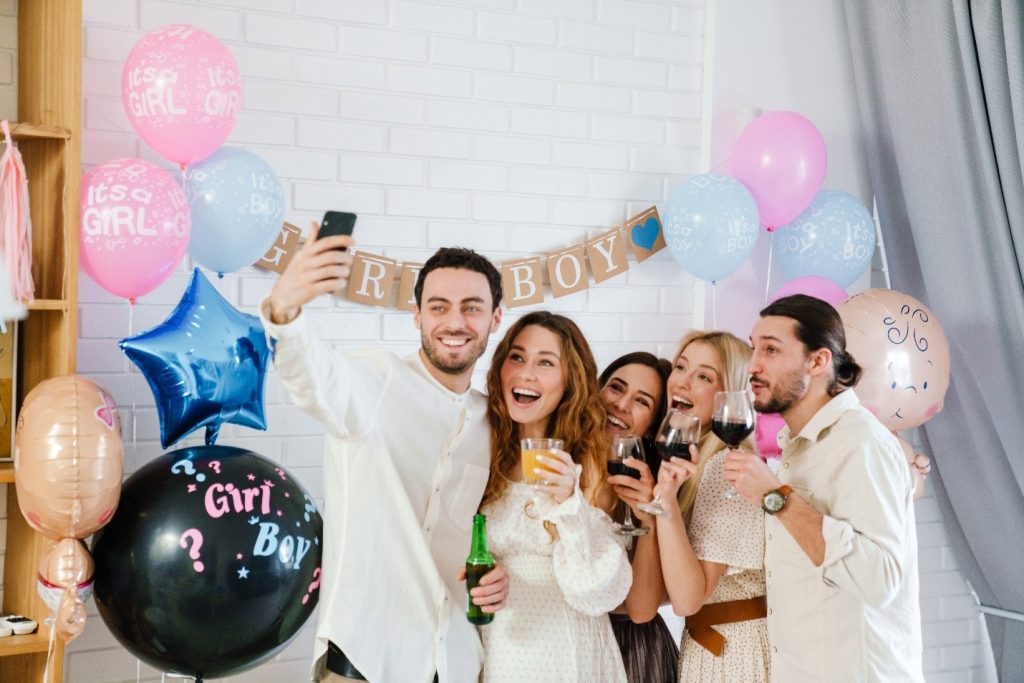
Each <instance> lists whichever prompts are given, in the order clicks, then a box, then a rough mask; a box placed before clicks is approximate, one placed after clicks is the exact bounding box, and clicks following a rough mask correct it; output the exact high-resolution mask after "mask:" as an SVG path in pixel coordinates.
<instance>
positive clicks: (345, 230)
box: [316, 211, 356, 251]
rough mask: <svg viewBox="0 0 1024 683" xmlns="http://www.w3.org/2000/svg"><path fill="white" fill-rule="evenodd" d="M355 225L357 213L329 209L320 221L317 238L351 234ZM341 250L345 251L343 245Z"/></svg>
mask: <svg viewBox="0 0 1024 683" xmlns="http://www.w3.org/2000/svg"><path fill="white" fill-rule="evenodd" d="M355 227H356V215H355V214H354V213H348V212H346V211H327V212H325V213H324V219H323V220H322V221H320V232H318V233H317V235H316V238H317V239H320V238H321V237H327V236H329V235H351V234H352V231H353V230H354V229H355ZM341 250H342V251H345V248H344V247H342V248H341Z"/></svg>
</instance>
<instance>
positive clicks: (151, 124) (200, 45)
mask: <svg viewBox="0 0 1024 683" xmlns="http://www.w3.org/2000/svg"><path fill="white" fill-rule="evenodd" d="M121 101H122V102H123V103H124V108H125V111H127V112H128V119H129V120H130V121H131V122H132V126H134V127H135V130H136V132H138V134H139V136H140V137H142V139H143V140H145V141H146V143H147V144H148V145H149V146H150V147H152V148H153V149H154V150H156V151H157V153H159V154H160V155H161V156H163V157H164V158H166V159H169V160H170V161H173V162H175V163H177V164H179V165H180V166H184V165H185V164H190V163H192V162H194V161H199V160H200V159H205V158H206V157H207V156H209V155H210V153H211V152H213V150H215V149H217V148H218V147H220V146H221V144H223V142H224V141H225V140H226V139H227V137H228V135H229V134H230V133H231V129H232V128H234V126H235V121H236V120H237V119H238V113H239V111H240V110H241V108H242V77H241V74H240V73H239V71H238V65H237V64H235V60H234V58H232V56H231V53H230V52H228V49H227V48H226V47H224V44H223V43H221V42H220V41H219V40H217V38H216V37H214V36H213V35H211V34H209V33H207V32H206V31H203V30H202V29H198V28H196V27H195V26H189V25H187V24H169V25H167V26H163V27H161V28H158V29H156V30H155V31H151V32H149V33H147V34H146V35H145V36H143V37H142V39H141V40H140V41H139V42H138V43H136V45H135V47H134V48H132V51H131V53H130V54H129V55H128V59H127V60H126V61H125V63H124V70H123V71H122V72H121Z"/></svg>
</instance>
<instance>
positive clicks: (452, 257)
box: [413, 247, 501, 311]
mask: <svg viewBox="0 0 1024 683" xmlns="http://www.w3.org/2000/svg"><path fill="white" fill-rule="evenodd" d="M438 268H462V269H463V270H472V271H473V272H475V273H480V274H481V275H483V276H484V277H485V278H487V284H488V285H489V286H490V288H491V300H492V301H491V310H492V311H494V310H496V309H497V308H498V306H499V305H500V304H501V274H500V273H499V272H498V269H497V268H495V267H494V264H493V263H491V262H490V261H489V260H488V259H487V257H486V256H481V255H480V254H478V253H476V252H475V251H473V250H472V249H466V248H465V247H441V248H440V249H438V250H437V251H436V252H434V255H433V256H431V257H430V258H428V259H427V262H426V263H424V264H423V267H422V268H421V269H420V272H419V275H418V276H417V277H416V285H415V286H414V287H413V295H414V296H415V297H416V305H417V306H419V305H421V304H422V303H423V283H424V282H425V281H426V279H427V275H428V274H429V273H430V271H432V270H437V269H438Z"/></svg>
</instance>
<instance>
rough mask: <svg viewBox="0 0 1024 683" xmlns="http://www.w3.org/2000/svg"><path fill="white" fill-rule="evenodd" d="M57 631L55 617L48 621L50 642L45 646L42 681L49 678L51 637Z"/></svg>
mask: <svg viewBox="0 0 1024 683" xmlns="http://www.w3.org/2000/svg"><path fill="white" fill-rule="evenodd" d="M56 631H57V621H56V619H55V620H53V621H51V622H50V644H49V646H47V648H46V666H44V667H43V683H46V681H49V680H50V664H51V663H52V662H53V637H54V634H55V633H56Z"/></svg>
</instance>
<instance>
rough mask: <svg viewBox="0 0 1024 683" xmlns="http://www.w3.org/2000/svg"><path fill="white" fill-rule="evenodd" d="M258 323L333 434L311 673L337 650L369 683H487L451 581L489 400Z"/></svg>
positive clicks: (298, 399)
mask: <svg viewBox="0 0 1024 683" xmlns="http://www.w3.org/2000/svg"><path fill="white" fill-rule="evenodd" d="M260 314H261V315H260V317H261V319H262V320H263V325H264V328H265V329H266V332H267V336H268V337H269V338H270V340H271V342H270V343H271V347H272V348H274V353H275V357H274V364H275V365H276V367H277V371H278V375H279V376H280V379H281V383H282V384H283V385H284V388H285V389H286V390H287V392H288V393H289V395H290V396H291V398H292V400H293V401H294V402H295V404H296V405H298V406H299V407H300V408H302V409H303V410H304V411H306V412H307V413H309V414H310V415H312V416H313V417H315V418H316V419H317V420H319V421H320V422H322V423H323V425H324V427H325V429H326V431H327V436H326V439H325V453H324V470H323V476H324V514H323V519H324V547H323V564H322V570H323V571H322V576H323V583H322V584H321V587H320V591H321V592H320V606H319V608H320V612H319V621H318V623H317V628H316V644H315V648H316V651H315V661H316V660H319V659H320V658H321V657H322V656H323V655H324V653H326V651H327V641H328V640H330V641H333V642H334V643H335V644H336V645H337V646H338V647H340V648H341V650H342V651H343V652H344V653H345V654H346V655H347V656H348V658H349V659H350V660H351V661H352V663H353V664H354V665H355V667H356V668H357V669H359V671H360V673H362V674H363V675H364V676H366V678H367V679H368V680H370V681H381V682H384V681H408V682H409V683H417V682H421V683H427V682H428V681H430V680H432V679H433V677H434V672H435V671H436V672H437V673H438V677H439V679H440V681H441V683H445V682H446V681H453V682H462V681H475V680H477V677H478V676H479V673H480V668H481V665H482V662H483V650H482V647H481V645H480V638H479V636H478V635H477V631H476V627H475V626H473V625H471V624H470V623H469V621H467V620H466V615H465V609H466V592H465V586H464V584H463V583H461V582H459V581H456V579H455V577H456V574H457V573H458V570H459V568H460V567H462V566H463V565H464V563H465V561H466V555H468V554H469V545H470V536H471V533H472V523H473V514H474V513H475V512H476V510H477V507H478V506H479V504H480V499H481V497H482V496H483V491H484V486H485V485H486V483H487V475H488V463H489V460H490V452H489V443H490V436H489V430H488V428H487V424H486V421H485V419H484V416H485V413H486V399H485V398H484V396H483V394H481V393H479V392H477V391H475V390H470V391H467V392H465V393H462V394H456V393H453V392H451V391H449V390H448V389H447V388H446V387H444V386H443V385H442V384H440V383H439V382H438V381H437V380H435V379H434V378H433V377H432V376H431V375H430V373H429V372H427V369H426V368H425V367H424V365H423V362H422V361H421V360H420V356H419V354H418V353H417V354H414V355H412V356H409V357H407V358H404V359H402V358H398V357H397V356H395V355H394V354H391V353H386V352H384V351H380V350H372V349H371V350H366V351H362V352H358V353H353V354H346V355H342V354H340V353H336V352H334V351H333V350H332V349H330V347H328V346H327V345H326V344H324V343H323V342H321V341H320V340H319V339H317V338H316V337H315V336H314V335H313V334H312V332H311V331H310V330H309V326H308V321H307V316H305V315H300V316H299V317H298V318H296V319H295V320H294V321H292V322H291V323H288V324H287V325H275V324H273V323H271V322H270V320H269V318H268V315H267V308H266V301H264V303H263V304H262V305H261V306H260ZM319 665H320V663H319V662H318V661H317V664H316V665H315V666H314V671H313V675H314V676H318V675H319V673H320V671H319Z"/></svg>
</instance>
